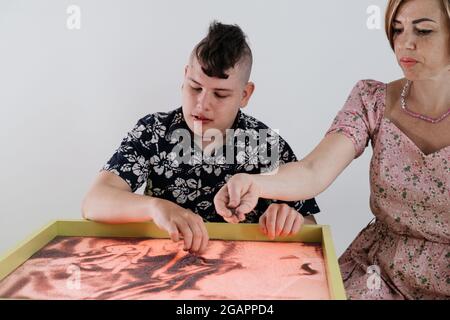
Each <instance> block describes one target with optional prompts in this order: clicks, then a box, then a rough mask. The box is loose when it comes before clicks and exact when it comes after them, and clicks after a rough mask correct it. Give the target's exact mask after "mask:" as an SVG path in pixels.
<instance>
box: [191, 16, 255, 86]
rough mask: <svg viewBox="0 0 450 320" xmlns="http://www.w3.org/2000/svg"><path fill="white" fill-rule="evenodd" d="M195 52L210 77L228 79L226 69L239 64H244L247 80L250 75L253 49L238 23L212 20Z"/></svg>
mask: <svg viewBox="0 0 450 320" xmlns="http://www.w3.org/2000/svg"><path fill="white" fill-rule="evenodd" d="M193 54H194V55H195V56H196V57H197V60H198V62H199V63H200V65H201V66H202V70H203V72H204V73H205V74H206V75H207V76H209V77H215V78H220V79H228V75H227V74H226V71H227V70H229V69H231V68H234V67H235V66H236V65H237V64H242V66H243V70H244V71H245V72H246V74H245V77H246V80H247V81H248V78H249V77H250V71H251V66H252V61H253V57H252V51H251V49H250V47H249V45H248V43H247V40H246V36H245V34H244V32H243V31H242V29H241V28H240V27H239V26H238V25H227V24H222V23H220V22H217V21H214V22H212V23H211V25H210V26H209V31H208V34H207V36H206V37H205V38H204V39H203V40H202V41H200V43H199V44H197V46H196V47H195V49H194V52H193Z"/></svg>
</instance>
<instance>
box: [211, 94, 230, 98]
mask: <svg viewBox="0 0 450 320" xmlns="http://www.w3.org/2000/svg"><path fill="white" fill-rule="evenodd" d="M214 95H215V96H216V97H217V98H219V99H225V98H227V97H228V96H222V95H220V94H218V93H214Z"/></svg>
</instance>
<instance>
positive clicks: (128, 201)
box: [82, 186, 160, 223]
mask: <svg viewBox="0 0 450 320" xmlns="http://www.w3.org/2000/svg"><path fill="white" fill-rule="evenodd" d="M158 200H160V199H157V198H153V197H149V196H143V195H139V194H135V193H131V192H128V191H124V190H120V189H117V188H114V187H110V186H97V187H96V188H95V189H92V190H91V191H90V192H89V193H88V195H87V196H86V197H85V199H84V200H83V204H82V213H83V217H84V218H85V219H89V220H95V221H98V222H105V223H131V222H147V221H151V220H152V217H151V213H152V210H155V209H156V207H157V201H158Z"/></svg>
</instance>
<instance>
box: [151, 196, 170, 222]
mask: <svg viewBox="0 0 450 320" xmlns="http://www.w3.org/2000/svg"><path fill="white" fill-rule="evenodd" d="M166 202H167V201H166V200H164V199H160V198H155V197H148V199H147V204H146V217H147V218H148V219H149V220H150V221H153V220H154V219H155V216H156V215H160V214H161V213H163V212H164V211H165V210H164V207H165V203H166Z"/></svg>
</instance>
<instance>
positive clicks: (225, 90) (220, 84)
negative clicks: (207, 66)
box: [182, 56, 254, 140]
mask: <svg viewBox="0 0 450 320" xmlns="http://www.w3.org/2000/svg"><path fill="white" fill-rule="evenodd" d="M226 74H227V75H228V76H229V77H228V79H219V78H211V77H208V76H207V75H206V74H205V73H204V72H203V70H202V67H201V65H200V63H199V62H198V60H197V58H196V57H195V56H194V57H193V58H192V59H191V61H190V63H189V65H188V66H186V68H185V76H184V83H183V89H182V96H183V115H184V119H185V120H186V123H187V124H188V126H189V129H191V131H192V132H194V133H195V134H196V135H197V136H201V137H203V138H204V139H206V140H207V139H208V138H209V137H211V136H214V135H215V133H213V131H209V132H207V131H208V130H209V129H216V130H219V131H220V132H221V133H222V134H225V132H226V130H227V129H229V128H231V126H232V125H233V122H234V120H235V118H236V115H237V113H238V111H239V108H243V107H245V106H246V105H247V103H248V100H249V99H250V96H251V94H252V93H253V89H254V85H253V84H252V83H246V82H245V80H244V76H243V72H242V70H241V67H240V66H239V65H237V66H235V68H233V69H230V70H227V71H226ZM216 133H217V131H216Z"/></svg>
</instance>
